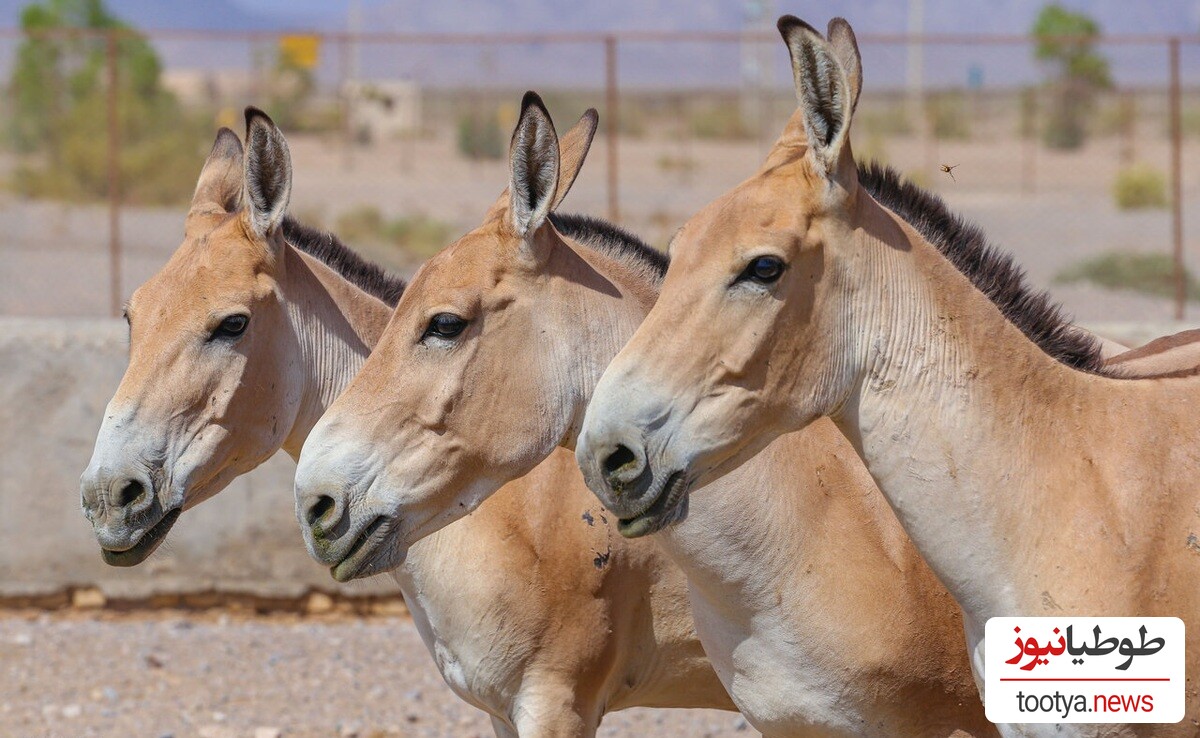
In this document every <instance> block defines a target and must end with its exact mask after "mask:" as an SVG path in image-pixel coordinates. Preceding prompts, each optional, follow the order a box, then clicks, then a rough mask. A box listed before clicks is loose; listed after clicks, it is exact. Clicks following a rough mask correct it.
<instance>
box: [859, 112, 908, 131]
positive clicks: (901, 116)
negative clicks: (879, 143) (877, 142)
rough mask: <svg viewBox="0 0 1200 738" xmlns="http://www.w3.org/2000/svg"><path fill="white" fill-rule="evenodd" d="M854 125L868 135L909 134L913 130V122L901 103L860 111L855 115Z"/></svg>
mask: <svg viewBox="0 0 1200 738" xmlns="http://www.w3.org/2000/svg"><path fill="white" fill-rule="evenodd" d="M854 127H855V128H856V129H857V130H859V131H862V132H863V133H865V134H866V135H868V136H907V135H909V134H911V133H912V132H913V129H912V122H911V121H910V120H909V119H908V115H907V114H906V113H905V112H904V108H903V106H899V105H896V106H892V107H890V108H889V109H887V110H879V109H875V110H863V111H860V112H858V113H857V114H856V115H855V118H854Z"/></svg>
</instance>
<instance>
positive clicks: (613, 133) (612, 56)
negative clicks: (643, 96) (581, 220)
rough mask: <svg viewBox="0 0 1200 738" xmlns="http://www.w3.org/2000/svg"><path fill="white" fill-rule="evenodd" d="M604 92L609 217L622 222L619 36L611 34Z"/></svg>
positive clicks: (607, 40) (606, 40) (606, 52)
mask: <svg viewBox="0 0 1200 738" xmlns="http://www.w3.org/2000/svg"><path fill="white" fill-rule="evenodd" d="M604 92H605V115H607V116H608V123H607V124H606V125H605V131H606V138H607V139H608V219H609V220H611V221H612V222H614V223H619V222H621V209H620V205H619V198H618V193H617V184H618V179H619V177H618V174H619V172H618V166H619V165H618V163H617V133H618V129H619V128H620V127H621V124H620V120H619V115H618V109H617V106H618V103H619V100H618V97H619V95H618V92H617V37H616V36H614V35H612V34H609V35H607V36H605V37H604Z"/></svg>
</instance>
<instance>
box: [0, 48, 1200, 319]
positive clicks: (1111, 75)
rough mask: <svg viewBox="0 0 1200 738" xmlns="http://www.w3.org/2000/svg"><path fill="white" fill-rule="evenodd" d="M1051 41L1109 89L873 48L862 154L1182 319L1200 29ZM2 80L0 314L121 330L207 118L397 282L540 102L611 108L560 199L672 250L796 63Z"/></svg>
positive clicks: (72, 66) (38, 61)
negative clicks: (272, 143)
mask: <svg viewBox="0 0 1200 738" xmlns="http://www.w3.org/2000/svg"><path fill="white" fill-rule="evenodd" d="M1049 41H1055V42H1057V43H1058V47H1057V48H1058V50H1059V51H1060V52H1061V51H1062V49H1063V48H1066V49H1067V53H1071V52H1072V50H1074V51H1076V52H1078V51H1079V50H1080V49H1081V48H1082V49H1083V51H1084V52H1085V53H1086V54H1087V55H1089V57H1088V58H1090V59H1099V60H1101V61H1102V66H1103V74H1092V73H1088V74H1080V73H1078V70H1075V71H1071V67H1070V64H1064V63H1060V62H1059V61H1057V60H1056V58H1055V57H1053V55H1051V56H1050V57H1046V56H1045V55H1043V57H1042V58H1040V59H1039V54H1038V52H1039V49H1041V48H1043V46H1044V45H1045V44H1046V43H1047V42H1048V40H1047V39H1042V40H1040V41H1038V40H1034V39H1031V38H1029V37H1024V36H986V35H983V36H979V35H971V36H967V35H936V36H932V35H931V36H922V37H909V36H878V35H875V36H864V37H862V38H860V46H861V49H862V53H863V66H864V73H865V82H864V88H863V93H862V98H861V101H860V104H859V107H858V111H857V114H856V117H855V122H854V128H853V136H852V137H853V144H854V150H855V154H856V156H857V157H858V158H859V159H860V160H863V159H878V160H881V161H884V162H886V163H889V164H891V165H892V166H895V167H897V168H899V169H900V170H901V171H903V172H904V173H906V174H907V175H908V176H909V177H911V178H912V179H913V180H915V181H916V182H918V183H920V184H922V185H924V186H926V187H929V188H930V189H932V190H934V191H936V192H938V193H939V194H941V195H942V196H943V197H944V198H945V199H946V200H947V201H948V203H949V204H950V206H951V207H952V208H953V209H955V210H957V211H959V212H962V213H963V214H964V215H966V216H967V217H969V218H971V219H972V220H975V221H977V222H978V223H980V224H981V225H982V226H983V227H984V229H985V231H987V232H988V234H989V235H990V236H991V237H992V239H993V240H994V241H995V242H996V243H997V244H998V245H1000V246H1002V247H1003V248H1005V249H1008V250H1010V251H1012V252H1014V253H1015V254H1016V256H1017V259H1018V261H1020V262H1021V263H1022V264H1023V265H1025V266H1026V268H1027V269H1028V271H1029V273H1030V277H1031V278H1032V279H1033V280H1034V282H1035V283H1037V284H1039V285H1040V286H1043V287H1047V288H1049V289H1051V290H1052V291H1054V293H1055V295H1056V296H1057V297H1059V298H1060V299H1062V300H1063V301H1064V302H1065V303H1066V305H1067V307H1068V309H1069V310H1071V311H1072V312H1073V313H1074V314H1075V315H1076V316H1077V317H1078V318H1079V319H1081V320H1084V321H1109V320H1143V321H1144V320H1156V319H1162V318H1168V317H1171V316H1182V315H1185V314H1186V313H1187V312H1188V307H1189V303H1190V302H1191V301H1192V300H1193V299H1200V286H1196V285H1193V284H1192V282H1191V277H1190V276H1189V275H1188V273H1187V272H1186V271H1185V269H1184V268H1185V267H1186V266H1187V265H1188V264H1195V263H1196V252H1197V251H1198V248H1197V247H1198V246H1200V208H1197V207H1195V206H1194V205H1192V207H1189V204H1194V203H1196V198H1197V195H1198V194H1200V166H1198V165H1200V37H1195V36H1188V37H1168V36H1108V37H1101V38H1098V39H1091V40H1089V41H1087V42H1086V44H1084V42H1082V41H1080V40H1078V39H1058V40H1054V39H1051V40H1049ZM1072 44H1074V46H1073V45H1072ZM1059 58H1061V54H1060V57H1059ZM1089 75H1091V76H1089ZM0 81H2V82H4V83H6V87H5V91H6V104H5V105H3V106H0V132H2V134H3V135H2V136H0V225H2V226H3V229H4V235H3V237H2V238H0V314H8V315H18V316H85V317H100V316H109V315H116V314H119V311H120V306H121V304H122V303H123V302H124V300H125V299H126V298H127V297H128V295H129V294H130V293H131V292H132V290H133V289H134V288H135V287H136V286H137V285H138V284H140V283H141V282H142V281H144V280H145V279H146V278H147V277H149V276H150V275H151V274H152V273H153V272H154V271H155V270H157V269H158V268H159V267H161V266H162V264H163V263H165V261H166V260H167V258H168V257H169V255H170V254H171V252H172V251H173V250H174V249H175V248H176V247H178V245H179V243H180V241H181V238H182V225H183V216H184V213H185V211H186V207H187V202H188V200H189V198H190V195H191V190H192V187H193V186H194V184H195V179H196V176H197V174H198V173H199V169H200V165H201V162H202V161H203V158H204V156H205V154H206V152H207V149H208V147H209V145H211V142H212V140H213V137H214V135H215V130H216V127H217V126H218V125H227V126H230V127H232V128H234V130H237V131H239V133H240V132H241V128H242V122H241V110H242V108H243V107H244V106H245V105H248V104H253V105H257V106H259V107H261V108H263V109H264V110H266V111H267V112H268V113H269V114H270V115H272V116H273V117H274V118H275V120H276V122H278V123H279V124H280V126H281V127H282V128H283V129H284V131H285V133H286V134H287V136H288V140H289V143H290V145H291V149H292V155H293V160H294V168H295V185H294V188H293V200H292V206H291V212H292V214H293V215H295V216H296V217H298V218H300V219H301V220H303V221H306V222H308V223H309V224H311V225H315V226H319V227H323V228H326V229H330V230H333V231H335V232H337V233H338V234H339V235H341V236H342V237H343V238H344V239H345V240H346V241H347V242H348V243H350V244H351V245H353V246H354V247H355V248H357V249H359V250H360V251H362V252H363V253H364V254H365V255H367V256H368V257H370V258H373V259H376V260H379V261H381V262H384V263H386V264H388V265H389V266H391V267H393V268H395V269H398V270H401V271H407V270H411V269H413V268H414V267H415V266H416V265H417V264H419V263H420V262H421V261H422V260H423V259H425V258H427V257H428V256H429V255H431V254H432V253H434V252H436V251H437V250H438V249H440V248H441V247H442V246H444V245H446V244H447V243H449V242H451V241H452V240H453V239H454V238H456V237H457V236H458V235H460V234H461V233H462V232H464V231H466V230H467V229H469V228H471V227H473V226H474V225H476V224H477V223H478V221H479V219H480V217H481V216H482V214H483V212H484V211H485V209H486V208H487V207H488V206H489V205H490V204H491V203H492V202H493V201H494V199H495V198H496V197H497V196H498V195H499V194H500V192H501V191H502V190H503V188H504V186H505V183H506V181H507V169H506V159H505V157H506V151H507V146H508V139H509V135H510V133H511V130H512V126H513V124H514V123H515V119H516V115H517V112H518V105H519V100H520V96H521V93H522V92H523V91H524V90H525V89H535V90H537V91H539V92H540V93H542V95H543V96H544V98H545V100H546V102H547V105H548V107H549V109H550V112H551V114H552V115H553V116H554V119H555V122H556V124H557V125H558V126H559V128H560V131H561V130H565V129H566V128H567V127H569V126H570V125H571V124H572V123H574V121H575V120H576V119H577V118H578V116H579V115H580V114H581V113H582V112H583V110H584V109H586V108H587V107H596V108H597V109H598V110H599V111H600V115H601V131H600V133H599V135H598V137H597V141H596V143H595V145H594V146H593V148H592V152H591V154H590V157H589V158H590V161H589V163H588V165H587V166H585V168H584V171H583V174H582V176H581V178H580V181H579V183H578V184H577V185H576V188H575V189H573V190H572V193H571V195H570V197H569V198H568V200H567V202H566V204H565V208H566V209H567V210H570V211H578V212H585V213H590V214H595V215H601V216H607V217H610V218H613V219H615V220H619V221H620V222H621V223H622V224H623V225H624V226H626V227H627V228H630V229H631V230H633V231H634V232H636V233H638V234H640V235H641V236H642V237H643V238H645V239H646V240H647V241H649V242H651V243H653V244H655V245H657V246H660V247H661V246H665V244H666V243H667V241H668V240H669V239H670V237H671V235H672V234H673V232H674V231H675V229H676V228H678V226H679V225H681V224H682V223H683V221H685V220H686V219H687V218H688V217H689V215H690V214H691V213H693V212H694V211H696V210H697V209H698V208H700V207H701V206H702V205H703V204H704V203H706V202H708V201H709V200H711V199H712V198H714V197H716V196H718V195H719V194H720V193H722V192H724V191H725V190H727V189H729V188H730V187H732V186H733V185H735V184H736V183H737V182H738V181H740V180H742V179H744V178H745V177H747V176H749V175H750V174H752V173H753V172H754V170H755V169H756V167H757V166H758V164H759V163H760V162H761V160H762V157H763V156H764V154H765V153H766V151H767V150H768V149H769V147H770V145H771V143H772V142H773V141H774V139H775V137H776V135H777V134H778V133H779V131H780V130H781V129H782V127H783V125H784V123H785V121H786V120H787V117H788V116H789V115H790V114H791V113H792V111H793V110H794V109H795V98H794V94H793V92H792V86H791V77H790V72H789V69H788V64H787V55H786V53H785V51H784V48H783V45H782V44H781V43H780V41H779V39H778V38H777V37H776V36H774V35H773V34H769V33H761V32H755V33H624V34H619V35H603V34H587V33H572V34H538V35H465V34H442V35H404V34H372V33H364V34H357V35H351V34H273V33H272V34H267V33H240V34H229V33H210V32H150V33H140V34H134V33H132V32H129V31H111V32H56V33H50V32H47V33H43V34H24V33H21V32H19V31H13V30H10V31H0ZM1191 312H1192V313H1193V314H1195V313H1196V310H1195V308H1194V307H1193V308H1191Z"/></svg>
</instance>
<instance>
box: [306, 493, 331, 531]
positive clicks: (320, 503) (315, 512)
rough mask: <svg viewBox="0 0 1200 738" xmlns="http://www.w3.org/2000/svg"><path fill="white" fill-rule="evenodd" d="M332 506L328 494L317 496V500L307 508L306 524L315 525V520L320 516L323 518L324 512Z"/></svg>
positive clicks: (328, 510) (326, 512)
mask: <svg viewBox="0 0 1200 738" xmlns="http://www.w3.org/2000/svg"><path fill="white" fill-rule="evenodd" d="M333 508H334V501H333V498H332V497H330V496H329V495H321V496H320V497H318V498H317V501H316V502H314V503H313V504H312V505H311V506H310V507H309V508H308V516H307V520H308V524H309V525H316V524H317V521H319V520H320V519H321V518H324V517H325V515H326V514H328V513H329V512H330V511H331V510H333Z"/></svg>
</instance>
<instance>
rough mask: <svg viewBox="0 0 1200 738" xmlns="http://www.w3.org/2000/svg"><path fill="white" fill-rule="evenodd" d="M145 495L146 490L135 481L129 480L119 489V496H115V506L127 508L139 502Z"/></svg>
mask: <svg viewBox="0 0 1200 738" xmlns="http://www.w3.org/2000/svg"><path fill="white" fill-rule="evenodd" d="M145 493H146V488H145V487H144V486H143V485H142V483H141V482H139V481H137V480H136V479H131V480H129V481H128V482H126V483H125V486H124V487H122V488H121V492H120V494H118V495H117V506H118V507H129V506H130V505H132V504H133V503H135V502H137V501H138V500H140V499H141V498H142V495H144V494H145Z"/></svg>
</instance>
